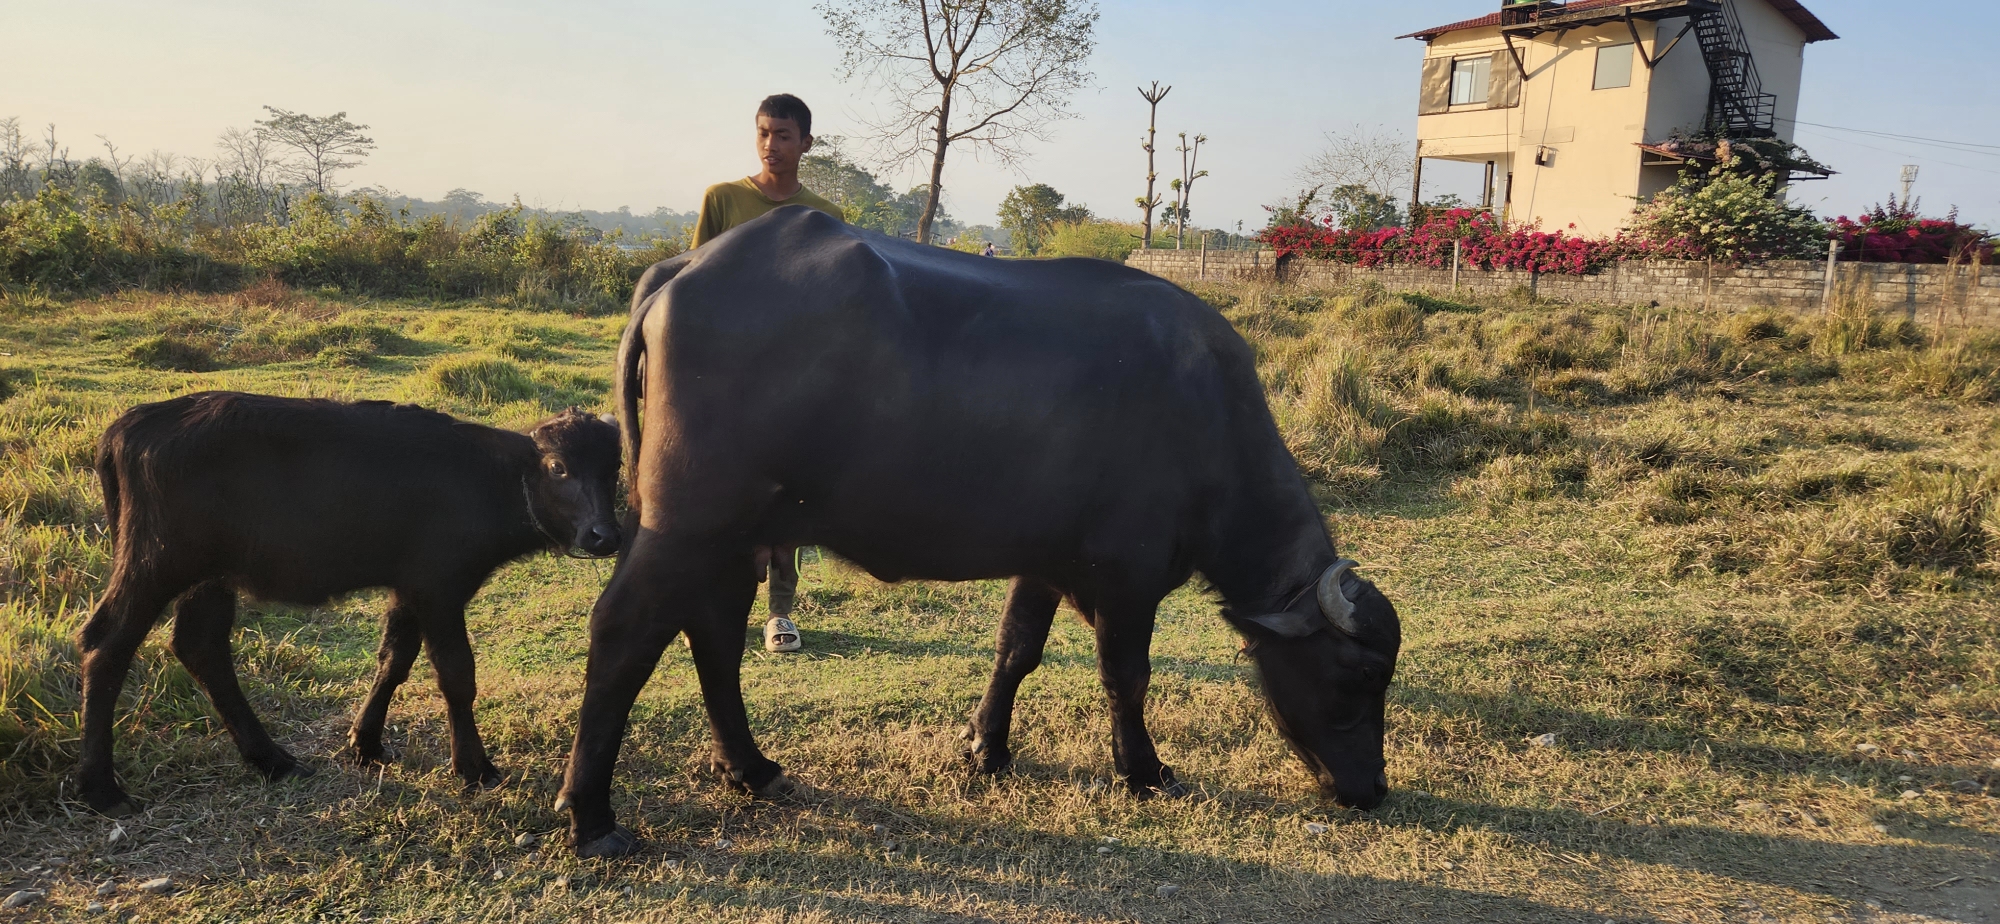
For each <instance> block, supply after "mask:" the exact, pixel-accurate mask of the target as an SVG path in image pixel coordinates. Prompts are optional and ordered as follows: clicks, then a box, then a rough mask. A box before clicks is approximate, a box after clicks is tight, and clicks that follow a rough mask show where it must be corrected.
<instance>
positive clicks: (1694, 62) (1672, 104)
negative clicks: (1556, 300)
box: [1417, 0, 1805, 236]
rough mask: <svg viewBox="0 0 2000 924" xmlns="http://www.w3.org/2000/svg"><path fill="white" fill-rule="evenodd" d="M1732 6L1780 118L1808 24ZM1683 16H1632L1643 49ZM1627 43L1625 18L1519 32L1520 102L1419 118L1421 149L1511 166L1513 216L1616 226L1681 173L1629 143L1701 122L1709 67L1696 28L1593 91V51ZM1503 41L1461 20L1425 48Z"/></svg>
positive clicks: (1754, 4) (1455, 50)
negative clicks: (1624, 83)
mask: <svg viewBox="0 0 2000 924" xmlns="http://www.w3.org/2000/svg"><path fill="white" fill-rule="evenodd" d="M1736 8H1737V11H1738V17H1739V19H1740V20H1741V22H1742V23H1743V28H1744V32H1745V34H1746V36H1747V37H1748V38H1749V40H1750V43H1751V48H1752V51H1753V53H1754V54H1755V55H1756V56H1757V69H1758V72H1759V74H1760V76H1761V77H1762V79H1763V81H1764V90H1765V92H1767V93H1775V94H1777V95H1778V98H1779V102H1778V114H1779V116H1781V117H1783V118H1784V119H1790V118H1792V117H1794V116H1796V115H1797V112H1798V92H1799V79H1800V73H1801V69H1802V64H1803V60H1804V48H1805V35H1804V33H1802V32H1800V31H1799V29H1798V27H1797V26H1795V25H1793V24H1792V23H1791V21H1790V20H1788V19H1786V18H1784V16H1783V15H1781V14H1779V13H1778V12H1777V11H1776V10H1774V9H1772V8H1771V6H1770V5H1769V4H1767V3H1764V2H1762V0H1737V3H1736ZM1685 24H1686V20H1684V19H1673V20H1665V21H1663V22H1661V23H1658V24H1654V23H1644V22H1641V23H1637V24H1636V25H1637V26H1638V32H1639V39H1640V47H1641V48H1642V49H1643V50H1644V51H1645V52H1646V54H1648V55H1651V54H1653V53H1655V52H1656V51H1657V49H1658V47H1659V46H1660V44H1662V43H1663V42H1665V41H1669V40H1671V39H1672V38H1673V37H1674V35H1676V34H1677V33H1679V32H1680V30H1681V27H1682V26H1683V25H1685ZM1631 41H1632V33H1631V32H1630V31H1629V30H1628V29H1627V28H1626V27H1625V25H1624V24H1623V23H1617V24H1613V25H1608V26H1598V27H1593V28H1589V29H1576V30H1571V31H1569V32H1566V33H1560V34H1558V35H1545V36H1541V37H1540V38H1539V39H1538V40H1537V41H1532V42H1530V41H1522V40H1519V39H1516V40H1515V42H1514V47H1515V48H1516V49H1519V50H1520V51H1521V53H1522V54H1523V58H1524V62H1525V64H1526V67H1527V70H1528V78H1527V80H1526V81H1524V82H1523V84H1522V87H1521V105H1520V106H1517V107H1514V108H1510V109H1486V108H1485V104H1483V103H1482V104H1476V105H1473V106H1462V107H1454V108H1453V109H1452V110H1451V111H1450V112H1445V113H1439V114H1435V115H1422V116H1418V117H1417V141H1418V144H1419V146H1420V147H1419V152H1420V153H1421V154H1422V155H1423V156H1424V157H1426V158H1439V159H1445V160H1457V161H1464V162H1468V163H1484V162H1486V161H1488V160H1492V161H1496V162H1497V164H1498V166H1497V171H1498V173H1499V176H1500V177H1501V182H1502V183H1503V184H1504V182H1505V177H1506V176H1507V173H1508V172H1509V171H1510V170H1511V171H1512V172H1513V189H1512V195H1511V197H1508V196H1507V195H1506V191H1505V190H1504V189H1503V190H1502V192H1501V193H1500V194H1499V195H1498V196H1496V202H1498V201H1501V200H1502V199H1503V198H1505V199H1507V201H1508V210H1507V214H1508V218H1509V219H1510V220H1513V221H1519V222H1524V223H1530V224H1539V225H1540V226H1541V227H1542V228H1543V229H1545V230H1550V231H1568V230H1570V225H1572V224H1574V225H1575V231H1576V232H1578V233H1581V234H1587V235H1595V236H1602V235H1611V234H1615V233H1617V232H1618V231H1619V230H1620V229H1621V228H1623V227H1624V226H1625V224H1626V222H1627V221H1628V220H1629V219H1630V218H1631V215H1632V210H1633V208H1634V206H1636V205H1637V204H1638V202H1639V201H1640V200H1641V199H1642V198H1644V197H1647V196H1651V195H1653V194H1654V193H1656V192H1659V191H1660V190H1661V189H1664V188H1665V187H1666V186H1668V185H1669V184H1671V183H1672V182H1673V180H1674V178H1675V176H1676V174H1677V171H1676V170H1675V169H1673V168H1646V169H1644V170H1642V169H1641V168H1640V160H1641V159H1642V158H1641V152H1640V151H1639V149H1638V147H1636V145H1638V144H1639V143H1641V142H1648V141H1661V140H1664V139H1666V138H1667V137H1668V136H1669V135H1671V134H1672V133H1673V132H1674V131H1675V130H1676V129H1680V130H1683V131H1687V130H1693V129H1698V128H1700V127H1701V123H1702V118H1703V116H1704V115H1705V114H1706V112H1707V108H1708V70H1707V68H1706V67H1705V66H1704V65H1703V64H1702V60H1701V47H1700V45H1699V43H1698V42H1697V41H1696V39H1695V36H1694V35H1693V34H1692V33H1690V34H1689V35H1688V36H1687V37H1686V38H1685V39H1682V40H1681V42H1680V44H1679V45H1676V46H1675V47H1674V49H1673V51H1672V52H1671V53H1669V54H1668V55H1667V57H1666V58H1665V59H1663V60H1661V61H1660V62H1659V64H1658V67H1657V68H1656V69H1654V70H1652V71H1648V70H1647V68H1646V65H1645V63H1644V61H1642V60H1639V58H1638V56H1636V55H1635V56H1634V60H1633V62H1632V85H1631V86H1629V87H1624V88H1619V89H1608V90H1594V89H1592V85H1593V82H1594V78H1595V74H1596V63H1597V49H1598V48H1599V47H1601V46H1604V45H1617V44H1627V43H1630V42H1631ZM1505 48H1506V43H1505V42H1504V41H1503V40H1502V39H1501V37H1500V30H1499V29H1498V28H1492V27H1489V28H1484V29H1467V30H1461V31H1458V32H1451V33H1446V34H1445V35H1442V36H1439V37H1438V38H1437V40H1435V41H1433V42H1431V43H1430V44H1429V46H1428V47H1427V48H1426V50H1425V57H1426V58H1439V57H1442V58H1453V57H1469V56H1474V55H1483V54H1491V53H1493V52H1494V51H1496V50H1502V49H1505ZM1791 128H1792V123H1790V122H1789V121H1780V122H1779V124H1778V130H1779V134H1780V135H1781V136H1782V137H1785V138H1787V139H1789V138H1790V137H1791ZM1538 148H1546V149H1548V150H1549V152H1550V153H1551V154H1552V155H1553V156H1552V163H1550V164H1549V165H1548V166H1536V165H1535V162H1534V161H1535V154H1536V151H1537V149H1538Z"/></svg>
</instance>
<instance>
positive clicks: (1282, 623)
mask: <svg viewBox="0 0 2000 924" xmlns="http://www.w3.org/2000/svg"><path fill="white" fill-rule="evenodd" d="M1243 621H1244V622H1249V623H1256V624H1257V625H1260V626H1263V627H1264V628H1266V629H1269V630H1271V631H1272V632H1276V633H1278V634H1279V635H1282V636H1284V637H1285V638H1305V637H1306V636H1308V635H1311V634H1313V632H1314V631H1316V630H1318V629H1319V628H1320V627H1321V626H1323V625H1324V623H1316V622H1315V621H1314V620H1312V619H1310V618H1307V617H1306V616H1304V615H1301V614H1299V613H1291V612H1285V613H1265V614H1264V615H1262V616H1246V617H1244V618H1243Z"/></svg>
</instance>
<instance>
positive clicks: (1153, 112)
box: [1139, 80, 1174, 247]
mask: <svg viewBox="0 0 2000 924" xmlns="http://www.w3.org/2000/svg"><path fill="white" fill-rule="evenodd" d="M1173 89H1174V88H1173V87H1161V86H1160V82H1159V81H1157V80H1155V81H1153V88H1152V89H1150V90H1148V89H1146V88H1144V87H1141V88H1139V96H1140V97H1141V98H1142V99H1144V100H1145V101H1146V107H1147V108H1146V143H1145V144H1144V145H1142V147H1144V148H1145V149H1146V195H1145V196H1144V197H1142V198H1140V199H1139V211H1141V212H1143V213H1144V214H1145V230H1146V234H1145V237H1144V238H1142V239H1141V243H1140V245H1139V246H1141V247H1151V246H1153V210H1154V209H1157V208H1159V207H1160V197H1159V196H1156V195H1153V181H1154V180H1156V179H1158V178H1159V174H1157V173H1154V172H1153V137H1154V135H1155V134H1157V127H1158V125H1159V115H1160V100H1163V99H1166V98H1167V94H1168V93H1169V92H1172V91H1173Z"/></svg>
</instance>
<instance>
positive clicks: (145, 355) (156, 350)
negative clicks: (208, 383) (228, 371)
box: [125, 334, 215, 372]
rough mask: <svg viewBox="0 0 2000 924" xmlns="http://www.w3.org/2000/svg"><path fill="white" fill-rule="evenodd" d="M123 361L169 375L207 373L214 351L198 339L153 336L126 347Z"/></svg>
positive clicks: (213, 364) (211, 365)
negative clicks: (162, 371)
mask: <svg viewBox="0 0 2000 924" xmlns="http://www.w3.org/2000/svg"><path fill="white" fill-rule="evenodd" d="M125 361H126V362H129V363H131V364H133V365H135V366H143V367H145V368H147V369H163V370H166V371H168V372H207V371H209V370H211V369H214V368H215V350H214V348H213V347H210V346H209V345H208V344H206V343H203V342H200V341H197V340H189V339H184V338H181V337H178V336H175V335H173V334H154V335H153V336H151V337H147V338H145V339H144V340H141V341H139V342H137V343H134V344H132V345H131V346H129V347H126V348H125Z"/></svg>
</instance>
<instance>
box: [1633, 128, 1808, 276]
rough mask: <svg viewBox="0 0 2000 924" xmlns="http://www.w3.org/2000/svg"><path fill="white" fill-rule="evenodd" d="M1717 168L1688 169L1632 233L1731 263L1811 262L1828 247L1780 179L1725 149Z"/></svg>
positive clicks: (1641, 214)
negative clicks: (1789, 198)
mask: <svg viewBox="0 0 2000 924" xmlns="http://www.w3.org/2000/svg"><path fill="white" fill-rule="evenodd" d="M1722 153H1723V154H1724V155H1725V156H1722V157H1720V158H1719V159H1718V160H1717V161H1716V164H1715V166H1714V167H1711V168H1710V169H1708V170H1706V171H1701V170H1688V171H1684V172H1683V173H1682V174H1681V177H1680V179H1679V180H1678V181H1676V182H1675V183H1674V185H1673V186H1671V187H1668V188H1667V189H1665V190H1663V191H1661V192H1660V193H1659V194H1658V195H1655V196H1654V197H1653V199H1652V201H1650V202H1647V203H1646V204H1645V205H1643V206H1641V207H1640V208H1639V211H1638V213H1637V214H1635V215H1634V216H1633V218H1632V226H1631V230H1632V232H1633V233H1634V234H1636V235H1637V236H1639V237H1641V238H1644V239H1646V240H1649V241H1652V242H1654V243H1660V244H1665V243H1672V242H1676V241H1685V242H1686V243H1687V244H1689V245H1692V246H1693V247H1694V249H1696V250H1697V251H1698V252H1700V253H1702V254H1704V255H1707V256H1710V257H1717V258H1721V259H1727V260H1771V259H1785V258H1791V257H1800V258H1810V257H1812V256H1814V255H1815V254H1817V253H1818V252H1819V251H1820V249H1821V248H1823V247H1825V246H1826V237H1827V228H1826V225H1825V224H1824V223H1823V222H1821V221H1820V220H1819V219H1818V218H1817V217H1815V216H1814V215H1813V213H1812V210H1810V209H1804V208H1800V207H1798V206H1795V205H1791V204H1789V203H1787V202H1785V200H1784V199H1783V198H1782V197H1781V196H1780V193H1781V191H1782V187H1780V186H1779V183H1778V174H1776V173H1759V172H1754V171H1747V170H1745V169H1743V164H1742V162H1741V160H1740V159H1739V158H1738V157H1736V156H1734V155H1729V154H1728V153H1727V149H1726V148H1725V149H1724V150H1723V152H1722Z"/></svg>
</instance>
